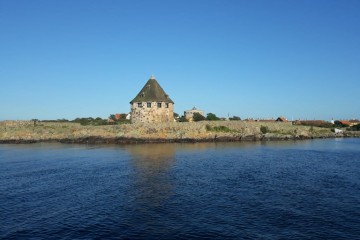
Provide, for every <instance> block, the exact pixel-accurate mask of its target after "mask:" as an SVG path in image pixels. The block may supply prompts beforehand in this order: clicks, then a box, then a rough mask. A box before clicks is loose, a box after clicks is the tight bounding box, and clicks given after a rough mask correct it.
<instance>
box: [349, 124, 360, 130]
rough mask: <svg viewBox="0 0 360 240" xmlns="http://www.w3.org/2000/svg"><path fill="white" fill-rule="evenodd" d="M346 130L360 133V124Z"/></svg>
mask: <svg viewBox="0 0 360 240" xmlns="http://www.w3.org/2000/svg"><path fill="white" fill-rule="evenodd" d="M348 130H350V131H360V123H359V124H356V125H354V126H352V127H349V128H348Z"/></svg>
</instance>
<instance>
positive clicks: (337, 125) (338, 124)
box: [334, 121, 349, 128]
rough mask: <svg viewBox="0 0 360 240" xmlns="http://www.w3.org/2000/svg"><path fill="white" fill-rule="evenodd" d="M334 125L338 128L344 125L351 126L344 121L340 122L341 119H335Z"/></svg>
mask: <svg viewBox="0 0 360 240" xmlns="http://www.w3.org/2000/svg"><path fill="white" fill-rule="evenodd" d="M334 127H336V128H342V127H349V125H347V124H343V123H342V122H340V121H335V122H334Z"/></svg>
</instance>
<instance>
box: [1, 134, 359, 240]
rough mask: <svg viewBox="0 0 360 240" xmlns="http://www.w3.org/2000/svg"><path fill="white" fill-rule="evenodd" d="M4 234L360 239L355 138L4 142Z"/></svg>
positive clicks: (34, 236)
mask: <svg viewBox="0 0 360 240" xmlns="http://www.w3.org/2000/svg"><path fill="white" fill-rule="evenodd" d="M0 238H1V239H173V238H177V239H360V139H329V140H310V141H297V142H267V143H197V144H147V145H92V146H89V145H66V144H31V145H0Z"/></svg>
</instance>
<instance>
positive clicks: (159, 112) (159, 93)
mask: <svg viewBox="0 0 360 240" xmlns="http://www.w3.org/2000/svg"><path fill="white" fill-rule="evenodd" d="M130 104H131V123H138V122H150V123H154V122H173V121H174V102H173V101H172V100H171V99H170V97H169V95H167V94H166V93H165V91H164V90H163V89H162V87H161V86H160V85H159V83H158V82H157V81H156V79H155V77H154V76H151V77H150V79H149V80H148V81H147V83H146V84H145V85H144V87H143V88H142V89H141V91H140V92H139V93H138V94H137V95H136V97H135V98H134V99H133V100H132V101H131V102H130Z"/></svg>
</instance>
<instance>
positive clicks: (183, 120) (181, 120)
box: [179, 116, 188, 122]
mask: <svg viewBox="0 0 360 240" xmlns="http://www.w3.org/2000/svg"><path fill="white" fill-rule="evenodd" d="M179 122H188V120H187V119H186V117H185V116H181V117H180V118H179Z"/></svg>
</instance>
